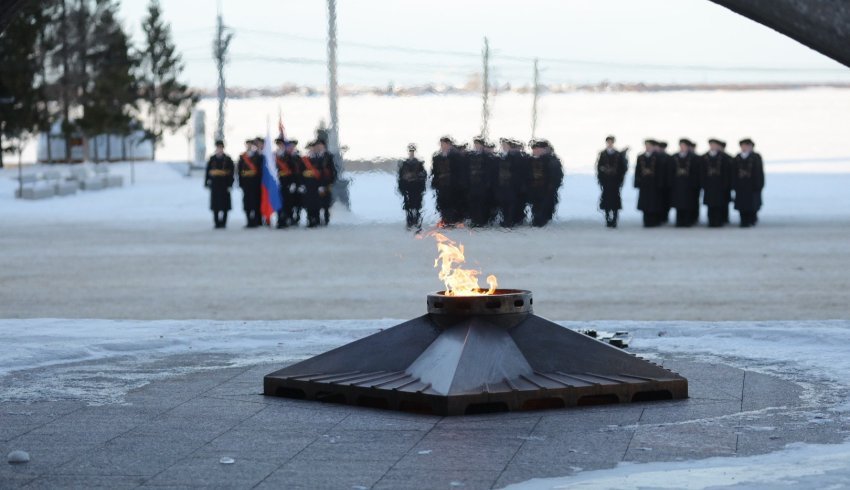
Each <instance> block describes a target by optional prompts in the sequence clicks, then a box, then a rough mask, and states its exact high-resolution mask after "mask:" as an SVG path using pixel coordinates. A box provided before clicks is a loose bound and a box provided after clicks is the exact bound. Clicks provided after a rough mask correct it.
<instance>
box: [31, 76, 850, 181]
mask: <svg viewBox="0 0 850 490" xmlns="http://www.w3.org/2000/svg"><path fill="white" fill-rule="evenodd" d="M491 100H492V111H491V112H492V117H491V124H490V134H491V136H493V137H494V138H498V137H500V136H508V137H514V138H520V139H524V140H527V139H528V138H530V136H531V132H530V131H531V95H523V94H513V93H507V94H498V95H496V96H495V97H493V98H492V99H491ZM216 107H217V103H216V101H215V100H214V99H204V100H202V101H201V102H200V105H199V108H200V109H203V110H204V111H205V112H206V129H207V141H208V145H209V144H211V142H212V140H213V130H214V128H215V114H216ZM339 108H340V109H339V110H340V127H341V130H340V131H341V132H340V138H341V141H342V144H343V145H346V146H348V147H349V151H348V152H347V153H346V158H348V159H352V160H370V159H377V158H398V157H401V156H404V155H406V147H407V144H408V143H410V142H415V143H417V144H418V145H419V148H420V150H421V153H422V154H423V155H426V156H428V155H430V154H431V153H432V152H433V151H434V150H436V148H437V146H438V145H437V140H438V138H439V137H440V136H442V135H444V134H451V135H453V136H454V137H456V138H458V139H459V140H462V141H468V140H469V139H471V138H472V137H473V136H475V135H476V134H477V133H478V132H479V130H480V129H479V128H480V125H481V100H480V97H478V96H475V95H451V96H418V97H384V96H371V95H364V96H357V97H342V98H341V99H340V103H339ZM279 110H280V111H281V112H282V114H283V119H284V122H285V124H286V127H287V131H288V134H289V135H290V136H292V137H295V138H298V139H300V140H301V142H302V143H303V142H306V141H307V140H308V139H309V138H311V137H312V136H313V133H314V130H315V128H316V127H317V126H318V124H319V122H320V121H321V120H325V121H327V120H328V117H327V115H326V114H327V100H326V99H325V98H324V97H322V96H316V97H307V96H286V97H277V98H250V99H231V100H229V101H228V104H227V119H226V127H225V136H226V140H227V141H228V142H229V144H230V148H229V150H230V151H231V152H238V151H240V150H241V149H242V141H244V140H245V138H246V137H254V136H257V135H265V134H266V121H267V120H268V121H269V122H270V124H271V126H272V128H271V130H272V131H274V130H275V128H276V127H277V117H278V111H279ZM847 114H850V89H825V88H824V89H803V90H775V91H739V92H734V91H733V92H727V91H681V92H657V93H570V94H546V95H543V96H542V98H541V99H540V104H539V118H538V131H537V136H541V137H545V138H548V139H549V140H551V141H552V142H553V144H554V145H555V147H556V149H557V151H558V153H559V154H560V156H561V158H562V159H563V161H564V164H565V166H566V168H567V171H568V172H572V173H576V172H578V173H590V172H591V171H592V169H593V164H594V162H595V159H596V154H597V152H598V151H599V150H600V149H601V148H602V146H604V138H605V136H607V135H608V134H615V135H617V137H618V139H619V141H618V144H619V145H620V146H630V147H631V149H632V152H631V156H632V158H634V157H635V155H636V154H637V151H639V149H640V148H642V142H643V139H644V138H646V137H655V138H660V139H666V140H667V141H669V142H670V143H671V144H672V145H673V146H675V144H676V142H677V141H678V140H679V138H680V137H683V136H687V137H689V138H691V139H693V140H694V141H697V142H698V143H699V147H698V149H699V150H700V151H705V150H706V149H707V143H706V140H707V139H708V138H710V137H718V138H722V139H726V140H727V141H728V142H729V143H730V149H731V150H736V148H737V146H736V144H737V141H738V140H739V139H741V138H742V137H745V136H748V137H752V138H753V139H754V140H755V141H756V142H757V144H758V147H757V150H758V151H760V152H762V153H763V155H764V157H765V160H766V161H767V163H768V164H770V166H771V171H772V172H809V173H810V172H836V171H844V172H847V171H850V125H848V124H847ZM188 154H190V152H189V143H188V142H187V134H186V132H185V131H180V132H179V133H177V134H175V135H168V136H167V137H166V140H165V142H164V147H163V148H161V149H160V150H159V151H158V153H157V159H159V160H165V161H178V160H185V159H186V158H187V155H188ZM34 159H35V145H34V144H33V145H30V146H29V148H28V149H27V151H25V153H24V160H25V161H34Z"/></svg>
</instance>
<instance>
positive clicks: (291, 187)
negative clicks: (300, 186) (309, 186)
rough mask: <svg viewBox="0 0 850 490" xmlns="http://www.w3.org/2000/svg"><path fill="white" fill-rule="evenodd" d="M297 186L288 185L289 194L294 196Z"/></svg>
mask: <svg viewBox="0 0 850 490" xmlns="http://www.w3.org/2000/svg"><path fill="white" fill-rule="evenodd" d="M296 189H297V186H296V185H295V184H289V192H290V193H292V194H295V191H296Z"/></svg>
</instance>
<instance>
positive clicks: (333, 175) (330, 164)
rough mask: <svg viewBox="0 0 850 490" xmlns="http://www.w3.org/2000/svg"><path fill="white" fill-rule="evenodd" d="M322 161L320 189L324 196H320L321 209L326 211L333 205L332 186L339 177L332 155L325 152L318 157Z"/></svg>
mask: <svg viewBox="0 0 850 490" xmlns="http://www.w3.org/2000/svg"><path fill="white" fill-rule="evenodd" d="M320 158H321V160H322V163H321V165H322V187H324V188H325V189H324V191H325V192H324V195H322V207H323V208H325V209H328V208H330V207H331V204H333V194H332V192H331V191H332V190H333V185H334V184H335V183H336V180H337V178H338V177H339V171H338V170H337V168H336V162H335V161H334V157H333V154H331V153H328V152H325V153H322V154H321V156H320Z"/></svg>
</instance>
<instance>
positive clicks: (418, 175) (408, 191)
mask: <svg viewBox="0 0 850 490" xmlns="http://www.w3.org/2000/svg"><path fill="white" fill-rule="evenodd" d="M427 180H428V173H427V172H426V171H425V162H423V161H422V160H419V159H418V158H408V159H407V160H403V161H401V162H399V164H398V191H399V193H400V194H401V197H402V200H403V204H402V206H403V208H404V210H405V211H407V210H411V209H421V208H422V195H423V194H424V193H425V182H426V181H427Z"/></svg>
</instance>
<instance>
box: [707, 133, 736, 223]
mask: <svg viewBox="0 0 850 490" xmlns="http://www.w3.org/2000/svg"><path fill="white" fill-rule="evenodd" d="M725 146H726V143H725V142H723V141H721V140H719V139H717V138H712V139H710V140H708V147H709V150H708V152H707V153H706V154H705V155H703V156H702V162H701V163H702V167H701V169H700V187H702V192H703V194H702V196H703V197H702V202H703V204H705V205H706V207H707V208H708V226H709V227H711V228H719V227H721V226H723V225H724V224H726V219H727V218H728V216H729V191H730V189H731V186H732V158H730V157H729V155H727V154H726V152H724V151H723V148H724V147H725Z"/></svg>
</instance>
